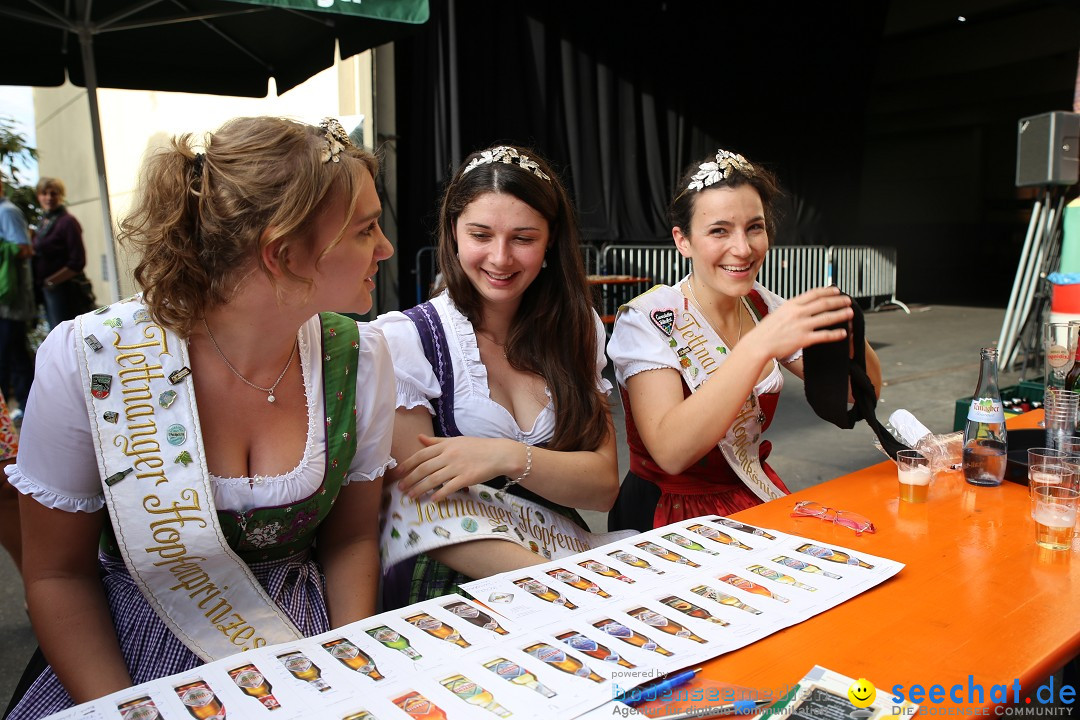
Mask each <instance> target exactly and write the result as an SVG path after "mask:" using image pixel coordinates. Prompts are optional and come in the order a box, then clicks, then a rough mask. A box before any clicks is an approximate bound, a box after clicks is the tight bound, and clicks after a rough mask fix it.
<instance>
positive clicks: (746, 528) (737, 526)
mask: <svg viewBox="0 0 1080 720" xmlns="http://www.w3.org/2000/svg"><path fill="white" fill-rule="evenodd" d="M705 519H706V520H708V521H709V522H714V523H720V524H721V525H723V526H725V527H729V528H731V529H733V530H741V531H742V532H744V533H750V534H751V535H757V536H758V537H763V538H765V539H767V540H775V539H776V536H775V535H770V534H769V533H767V532H765V531H764V530H762V529H761V528H756V527H754V526H753V525H746V524H745V523H741V522H738V521H737V520H732V519H731V518H726V517H720V516H719V515H717V516H715V517H710V518H705Z"/></svg>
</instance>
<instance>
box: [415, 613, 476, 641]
mask: <svg viewBox="0 0 1080 720" xmlns="http://www.w3.org/2000/svg"><path fill="white" fill-rule="evenodd" d="M405 621H406V622H408V623H411V624H413V625H415V626H416V627H418V628H420V629H421V630H423V631H424V632H426V633H427V634H428V635H430V636H432V637H436V638H439V639H440V640H445V641H446V642H448V643H454V644H455V645H457V646H458V647H463V648H467V647H470V643H469V642H468V641H467V640H466V639H465V638H463V637H461V633H459V632H458V631H457V630H455V629H454V628H452V627H450V626H449V625H447V624H446V623H444V622H443V621H442V620H439V619H437V618H433V617H431V615H428V614H427V613H420V614H418V615H412V616H410V617H407V618H405Z"/></svg>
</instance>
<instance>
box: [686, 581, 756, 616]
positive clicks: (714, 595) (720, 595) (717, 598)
mask: <svg viewBox="0 0 1080 720" xmlns="http://www.w3.org/2000/svg"><path fill="white" fill-rule="evenodd" d="M690 592H692V593H697V594H698V595H700V596H701V597H703V598H708V599H709V600H712V601H713V602H718V603H720V604H721V605H729V606H731V607H733V608H738V609H739V610H745V611H746V612H748V613H753V614H754V615H760V614H761V611H760V610H758V609H757V608H752V607H750V606H749V605H747V604H746V603H744V602H743V601H742V600H740V599H739V598H737V597H735V596H734V595H728V594H727V593H724V592H720V591H719V590H717V589H715V588H711V587H709V586H708V585H698V586H697V587H695V588H691V589H690Z"/></svg>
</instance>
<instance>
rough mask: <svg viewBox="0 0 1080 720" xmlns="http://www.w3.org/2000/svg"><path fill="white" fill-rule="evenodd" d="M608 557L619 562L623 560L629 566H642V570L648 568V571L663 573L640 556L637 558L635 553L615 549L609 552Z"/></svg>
mask: <svg viewBox="0 0 1080 720" xmlns="http://www.w3.org/2000/svg"><path fill="white" fill-rule="evenodd" d="M608 557H613V558H615V559H616V560H618V561H619V562H624V563H626V564H627V565H631V566H633V567H636V568H642V569H643V570H650V571H652V572H654V573H656V574H657V575H663V574H664V571H663V570H657V569H656V568H654V567H653V566H652V565H650V564H649V563H648V562H646V561H644V560H642V559H641V558H639V557H638V556H637V555H631V554H630V553H628V552H623V551H622V550H616V551H614V552H609V553H608Z"/></svg>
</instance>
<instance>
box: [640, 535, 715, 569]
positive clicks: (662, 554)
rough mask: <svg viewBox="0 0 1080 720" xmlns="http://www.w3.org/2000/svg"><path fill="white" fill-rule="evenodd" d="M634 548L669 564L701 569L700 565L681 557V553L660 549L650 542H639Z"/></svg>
mask: <svg viewBox="0 0 1080 720" xmlns="http://www.w3.org/2000/svg"><path fill="white" fill-rule="evenodd" d="M634 547H639V548H641V549H642V550H644V551H645V552H648V553H652V554H653V555H655V556H656V557H658V558H663V559H664V560H667V561H668V562H673V563H676V564H678V565H689V566H690V567H701V566H700V565H698V564H697V563H696V562H694V561H693V560H691V559H690V558H685V557H683V556H682V555H680V554H679V553H676V552H672V551H670V550H668V549H667V548H662V547H660V546H659V545H657V544H656V543H654V542H648V541H646V542H639V543H638V544H637V545H635V546H634Z"/></svg>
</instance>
